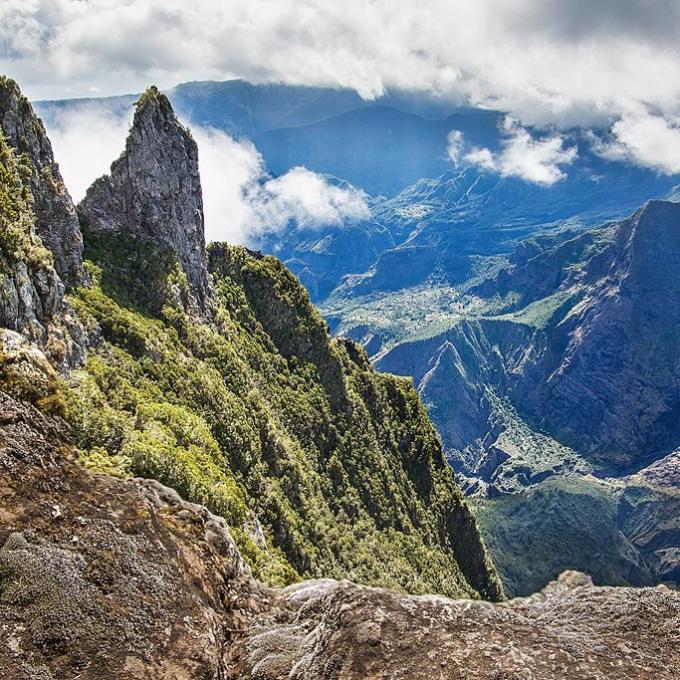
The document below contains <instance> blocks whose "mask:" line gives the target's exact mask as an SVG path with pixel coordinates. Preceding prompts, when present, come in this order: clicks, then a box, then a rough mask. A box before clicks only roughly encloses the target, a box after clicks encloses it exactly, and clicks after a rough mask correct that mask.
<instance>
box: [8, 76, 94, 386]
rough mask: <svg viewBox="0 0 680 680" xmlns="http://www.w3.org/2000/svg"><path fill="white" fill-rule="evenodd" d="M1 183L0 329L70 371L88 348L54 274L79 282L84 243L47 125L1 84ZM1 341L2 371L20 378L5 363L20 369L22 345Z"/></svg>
mask: <svg viewBox="0 0 680 680" xmlns="http://www.w3.org/2000/svg"><path fill="white" fill-rule="evenodd" d="M12 140H13V142H12ZM0 180H1V185H0V328H4V329H8V330H9V331H16V332H18V333H20V334H21V335H22V336H23V337H24V338H25V339H26V340H28V341H30V342H32V343H35V345H37V347H38V348H39V349H40V350H43V351H45V353H46V354H47V355H48V357H49V358H50V360H51V361H52V363H53V364H54V365H55V366H56V367H57V368H59V369H60V370H66V369H67V368H68V367H70V366H74V365H76V364H78V363H80V362H81V361H82V360H83V357H84V351H85V340H84V336H83V332H82V329H81V328H80V326H79V324H78V323H77V321H76V320H75V319H74V317H73V315H72V312H71V310H70V308H69V306H68V304H67V303H66V301H65V298H64V293H65V286H64V283H63V282H62V279H61V278H60V276H59V274H58V272H57V271H56V270H55V267H59V268H60V270H61V271H63V272H64V273H65V275H66V276H67V277H68V279H67V280H70V281H71V282H74V281H76V280H79V277H81V276H82V262H81V247H82V238H81V235H80V230H79V228H78V224H77V221H75V211H74V210H73V204H72V203H71V199H70V197H69V195H68V192H67V191H66V189H65V188H64V186H63V184H62V183H61V179H60V177H59V174H58V168H57V166H56V164H55V163H54V160H53V159H52V151H51V147H50V143H49V140H47V138H46V137H45V133H44V129H43V127H42V124H41V123H40V121H39V120H38V119H37V118H36V117H35V115H34V114H33V111H32V109H31V106H30V104H29V103H28V102H27V101H26V100H25V98H23V97H22V96H21V93H20V92H19V89H18V87H17V86H16V84H15V83H14V82H13V81H10V80H7V79H2V80H0ZM74 222H75V224H74ZM73 229H75V232H74V231H73ZM46 244H48V245H50V244H56V245H55V251H54V252H52V251H51V250H50V249H48V248H47V247H46ZM50 247H51V245H50ZM3 337H4V340H3V343H2V345H0V350H2V352H1V353H0V356H2V361H0V364H1V365H2V367H3V371H4V372H5V373H15V371H14V369H10V368H9V366H8V362H9V363H12V364H15V365H16V364H17V362H18V363H19V364H21V363H23V360H21V361H19V358H18V356H17V351H18V350H17V348H18V347H19V346H20V344H21V343H17V339H16V338H10V336H9V335H8V334H7V332H5V334H4V336H3ZM24 354H25V353H24ZM22 356H23V354H22ZM24 358H25V357H24ZM5 383H6V384H8V382H7V380H5Z"/></svg>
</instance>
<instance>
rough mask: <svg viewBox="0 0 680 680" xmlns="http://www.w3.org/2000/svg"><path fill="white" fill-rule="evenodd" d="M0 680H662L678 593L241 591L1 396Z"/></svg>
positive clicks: (166, 524) (220, 556)
mask: <svg viewBox="0 0 680 680" xmlns="http://www.w3.org/2000/svg"><path fill="white" fill-rule="evenodd" d="M0 412H1V413H2V414H3V416H2V420H1V422H0V437H1V441H2V446H1V447H0V463H1V465H0V509H1V510H2V522H1V523H0V632H2V642H0V675H1V676H2V677H5V678H13V679H16V680H24V679H25V680H37V679H39V680H57V678H58V679H59V680H131V679H132V678H141V677H144V678H148V679H149V680H171V679H172V680H193V679H195V678H205V679H206V680H207V679H210V680H225V679H230V678H233V679H234V680H236V679H239V680H243V679H246V678H252V679H253V680H256V679H257V680H263V679H266V680H290V679H292V678H296V679H297V680H327V679H329V678H338V679H340V678H342V679H343V680H364V679H365V678H400V677H403V678H414V679H419V678H431V677H432V673H433V671H434V672H436V674H437V676H438V677H441V678H447V679H449V678H450V679H451V680H460V679H463V680H467V679H468V678H469V679H470V680H471V679H472V678H479V677H489V678H492V677H493V678H522V677H531V678H536V679H537V680H552V679H553V678H556V677H559V678H564V679H566V680H571V679H573V680H580V679H581V678H584V677H593V678H599V677H601V678H608V679H609V680H628V678H631V677H635V678H641V679H647V678H648V679H650V680H652V679H655V680H674V678H675V677H676V671H675V669H676V668H677V667H678V664H680V652H679V650H680V636H679V634H678V631H679V630H680V593H678V592H676V591H672V590H668V589H666V588H644V589H632V588H596V587H594V586H593V585H592V582H591V581H590V579H589V578H588V577H587V576H585V575H584V574H578V573H575V572H568V573H565V574H563V575H562V576H561V577H560V578H559V580H557V581H556V582H554V583H551V584H550V585H549V586H548V587H547V588H546V589H545V590H543V591H542V592H541V593H538V594H536V595H534V596H532V597H529V598H520V599H516V600H511V601H510V602H507V603H504V604H502V605H494V604H490V603H485V602H473V601H470V600H448V599H446V598H443V597H436V596H427V597H415V596H405V595H400V594H398V593H395V592H394V591H390V590H382V589H376V588H364V587H360V586H357V585H354V584H352V583H349V582H347V581H334V580H331V579H326V580H314V581H306V582H304V583H301V584H296V585H293V586H289V587H288V588H285V589H274V588H268V587H266V586H264V585H263V584H261V583H259V582H258V581H256V580H255V579H254V578H253V577H252V575H251V573H250V570H249V568H248V567H247V565H246V564H245V561H244V559H243V557H242V556H241V555H240V554H239V552H238V550H237V548H236V545H235V542H234V540H233V539H232V537H231V535H230V531H229V529H228V528H227V526H226V524H225V522H224V520H223V519H221V518H219V517H216V516H215V515H212V514H211V513H209V512H208V511H207V510H206V509H205V508H203V507H201V506H197V505H193V504H191V503H187V502H186V501H183V500H181V499H180V498H179V496H178V495H177V494H176V493H175V492H174V491H172V490H170V489H168V488H166V487H163V486H161V485H160V484H158V483H157V482H153V481H148V480H140V479H132V480H121V479H117V478H114V477H110V476H107V475H100V474H99V475H98V474H92V473H91V472H88V471H87V470H84V469H83V468H82V467H81V466H80V465H78V464H77V463H76V462H75V461H74V460H73V455H74V452H73V450H72V449H71V447H70V444H69V442H68V439H67V437H66V434H65V432H64V428H63V423H60V422H59V421H58V420H56V419H53V418H48V417H45V416H44V415H41V414H40V413H39V412H38V411H36V410H35V409H34V408H32V407H30V406H28V405H26V404H23V403H21V402H19V401H16V400H13V399H11V398H9V397H7V396H6V395H3V394H0Z"/></svg>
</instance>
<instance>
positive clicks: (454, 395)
mask: <svg viewBox="0 0 680 680" xmlns="http://www.w3.org/2000/svg"><path fill="white" fill-rule="evenodd" d="M168 96H169V98H170V100H171V101H173V102H174V103H175V104H176V106H177V107H178V109H179V110H180V111H181V112H182V114H183V116H184V117H185V118H186V119H187V120H191V121H196V122H197V123H199V124H203V125H210V126H213V127H216V128H219V129H223V130H225V131H227V132H228V133H230V134H232V135H235V136H237V137H249V138H251V139H252V140H253V141H254V143H255V145H256V147H257V148H258V150H259V151H260V152H261V153H262V155H263V157H264V159H265V161H266V163H267V165H268V167H269V169H270V170H271V171H272V172H273V173H274V174H280V173H283V172H286V171H287V170H289V169H291V168H292V167H295V166H297V165H301V164H302V165H305V166H306V167H308V168H310V169H311V170H314V171H317V172H320V173H326V174H327V178H328V181H329V182H331V183H333V184H336V185H338V186H354V187H356V188H358V189H360V190H362V191H364V192H366V200H367V203H368V205H369V207H370V217H369V218H367V219H355V220H350V221H348V222H347V223H345V224H343V225H342V227H340V228H339V227H338V226H337V225H328V226H325V227H324V226H321V227H318V226H315V227H314V228H310V227H305V226H301V225H299V224H297V223H295V222H291V223H289V224H288V225H287V226H286V227H285V228H283V229H280V230H277V231H273V232H265V233H264V234H262V235H260V236H259V237H258V238H256V239H254V240H253V243H252V247H256V248H257V249H259V250H261V251H262V252H265V253H272V254H275V255H276V256H277V257H279V258H280V259H281V260H282V261H283V262H284V264H285V265H286V266H287V267H288V268H289V269H290V270H291V271H292V272H293V273H294V274H295V275H296V276H297V277H298V278H299V280H300V281H301V282H302V283H303V284H304V285H305V287H306V288H307V290H308V291H309V294H310V296H311V298H312V300H313V301H314V302H316V303H317V304H318V305H319V306H320V309H321V311H322V313H323V315H324V317H325V319H326V320H327V322H328V324H329V326H330V328H331V329H332V331H333V332H334V334H336V335H338V336H342V337H349V338H352V339H354V340H355V341H357V342H359V343H360V344H361V345H363V347H364V348H365V350H366V352H367V354H368V356H369V357H370V358H371V360H372V362H373V363H374V364H375V366H376V367H377V368H378V369H380V370H381V371H388V372H392V373H397V374H400V375H407V376H411V377H412V378H413V379H414V381H415V385H416V388H417V390H418V392H419V394H420V396H421V398H422V399H423V401H424V402H425V404H426V406H427V408H428V412H429V414H430V416H431V418H432V419H433V421H434V423H435V425H436V426H437V428H438V431H439V434H440V436H441V438H442V442H443V447H444V451H445V453H446V455H447V457H448V459H449V461H450V462H451V463H452V465H453V467H454V468H455V470H456V471H457V473H458V475H459V480H460V482H461V483H462V484H463V487H464V488H465V489H466V491H467V492H468V493H469V494H470V495H472V496H473V502H474V504H475V506H476V507H477V511H478V516H479V519H480V523H481V526H482V531H483V532H484V534H485V536H486V538H487V541H488V544H489V548H490V550H491V552H492V554H493V556H494V559H495V562H496V564H497V565H498V568H499V570H500V573H501V575H502V577H503V580H504V582H505V583H506V587H507V588H508V590H509V592H511V593H522V594H524V593H529V592H532V591H534V590H536V589H537V588H540V587H541V586H542V585H544V584H545V583H546V582H547V581H548V580H550V579H551V578H554V577H555V576H556V575H557V574H558V573H559V572H560V571H561V570H562V569H565V568H578V569H583V570H586V571H588V572H589V573H591V574H592V575H593V576H594V577H595V579H596V581H598V582H602V583H633V584H643V583H652V582H655V581H659V580H664V581H677V579H678V564H679V561H678V556H679V555H680V543H679V542H678V527H677V526H676V523H677V517H678V516H679V514H680V513H678V507H677V475H676V473H675V468H676V465H677V457H676V455H675V454H674V451H675V449H676V448H678V447H679V446H680V442H678V436H677V434H678V433H677V431H676V426H675V424H674V423H675V420H676V415H675V414H676V409H677V405H676V403H677V396H676V392H675V388H674V382H673V381H674V377H673V376H674V375H675V370H676V369H675V358H674V356H675V355H674V347H675V346H676V344H677V338H676V337H675V336H676V321H674V317H673V312H672V308H673V299H674V297H673V296H674V289H673V286H672V281H674V280H676V278H677V275H678V272H677V271H676V267H675V263H676V257H677V254H676V250H677V249H676V248H675V244H676V241H677V239H676V238H675V229H676V225H677V222H678V216H677V214H676V212H675V204H674V203H673V202H672V201H673V199H674V198H675V196H676V195H677V190H676V185H677V184H678V178H677V177H676V176H672V175H670V176H667V175H663V174H659V173H658V172H656V171H654V170H651V169H645V168H641V167H639V166H636V165H634V164H631V163H629V162H625V161H622V160H612V159H608V158H606V157H604V156H603V155H602V154H601V152H600V151H599V149H598V146H597V144H594V143H593V135H597V136H598V138H600V139H606V134H607V131H605V130H596V131H594V132H593V131H583V130H579V129H573V130H568V131H566V132H564V133H563V134H564V137H565V139H566V140H568V142H567V143H568V144H570V145H572V146H574V147H575V149H576V150H577V155H576V158H575V159H574V160H573V162H572V163H571V164H570V165H569V166H568V167H565V169H564V174H565V176H564V177H563V178H562V179H561V180H560V181H558V182H556V183H554V184H552V185H550V186H546V185H540V184H535V183H531V182H528V181H526V180H524V179H522V178H519V177H511V176H505V177H504V176H501V175H500V174H498V173H497V172H494V171H492V170H485V169H483V168H480V167H478V166H476V165H474V164H472V163H466V162H462V163H459V164H454V163H453V162H452V160H451V159H450V158H449V156H448V154H447V144H448V141H447V139H448V135H449V133H450V132H451V130H458V131H459V132H461V133H462V135H463V138H464V139H465V140H466V143H467V144H468V145H469V147H471V148H472V147H480V148H487V149H489V150H490V151H492V152H494V153H497V152H498V151H499V150H502V148H503V145H504V144H505V143H506V142H507V137H506V133H505V132H504V129H503V127H502V125H501V121H502V114H501V113H499V112H494V111H483V110H475V109H469V108H464V107H459V106H455V105H453V104H451V103H449V102H446V101H441V100H436V99H432V98H427V97H422V96H421V97H414V96H412V95H411V96H409V95H407V94H406V93H399V92H397V93H392V94H388V95H386V96H385V97H383V98H381V99H379V100H377V101H375V102H365V101H363V100H361V99H360V98H358V97H357V96H356V94H354V93H352V92H350V91H344V90H328V89H323V88H294V87H289V86H283V85H268V86H255V85H251V84H248V83H244V82H243V81H229V82H226V83H187V84H184V85H181V86H178V87H177V88H174V89H173V90H171V91H169V92H168ZM133 99H134V98H133V97H128V98H113V99H109V100H103V101H99V102H98V105H103V106H106V107H110V108H111V110H114V109H115V107H122V106H129V105H130V104H131V102H132V101H133ZM92 103H93V102H92V101H87V100H85V101H79V100H73V101H65V102H48V103H45V102H43V103H40V104H39V105H38V110H39V111H40V112H41V113H42V114H43V115H44V116H46V117H47V120H48V122H49V119H50V116H51V115H53V114H54V111H57V110H60V111H63V110H69V109H73V108H74V107H76V108H77V107H79V106H91V105H92ZM530 133H531V134H532V135H533V136H534V138H536V139H540V137H541V135H545V134H549V133H546V131H541V130H531V131H530ZM663 199H669V200H668V201H667V200H663ZM650 200H651V202H649V201H650ZM641 206H642V207H641ZM631 215H632V216H631ZM652 479H653V480H654V482H653V483H652V482H651V481H650V480H652ZM539 518H541V519H539ZM594 518H597V521H595V519H594Z"/></svg>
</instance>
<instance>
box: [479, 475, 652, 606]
mask: <svg viewBox="0 0 680 680" xmlns="http://www.w3.org/2000/svg"><path fill="white" fill-rule="evenodd" d="M473 505H474V508H475V514H476V516H477V521H478V522H479V524H480V528H481V529H482V532H483V534H484V536H485V538H486V541H487V544H488V546H489V550H490V552H491V555H492V556H493V559H494V563H495V564H496V566H497V568H498V571H499V573H500V575H501V578H502V579H503V584H504V586H505V588H506V590H507V591H508V593H509V594H511V595H528V594H530V593H532V592H535V591H536V590H538V589H540V588H542V587H543V586H544V585H545V584H546V583H547V582H548V581H550V580H552V579H554V578H555V577H556V576H557V575H558V574H559V573H560V572H562V571H564V570H565V569H576V570H579V571H585V572H587V573H589V574H590V575H591V576H592V577H593V580H594V581H595V583H603V584H604V583H606V584H611V585H616V584H621V585H624V584H629V583H631V582H635V583H645V581H649V580H651V579H650V577H649V574H648V572H647V571H646V567H645V566H644V565H640V564H638V563H637V562H636V561H635V560H636V558H635V556H634V554H633V553H634V551H633V550H632V549H631V548H630V547H629V545H628V544H627V543H626V539H625V538H624V537H623V534H622V533H621V531H620V528H619V526H618V522H617V512H618V502H617V489H616V488H614V487H613V486H611V485H608V484H607V483H605V482H600V481H597V480H595V479H594V478H582V477H552V478H550V479H548V480H546V481H544V482H542V483H540V484H538V485H536V486H534V487H531V488H530V489H527V490H526V491H524V492H523V493H519V494H515V495H506V496H499V497H497V498H491V499H474V501H473Z"/></svg>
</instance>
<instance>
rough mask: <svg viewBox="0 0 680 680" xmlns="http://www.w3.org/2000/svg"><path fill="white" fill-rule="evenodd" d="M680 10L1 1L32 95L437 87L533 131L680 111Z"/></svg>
mask: <svg viewBox="0 0 680 680" xmlns="http://www.w3.org/2000/svg"><path fill="white" fill-rule="evenodd" d="M679 37H680V3H678V2H677V1H676V0H598V1H597V2H592V0H570V1H569V2H564V0H513V1H512V2H508V1H507V0H475V1H474V2H462V1H459V0H453V1H451V0H430V1H429V2H427V3H423V2H420V1H419V0H373V2H365V0H345V1H344V2H342V3H340V2H328V1H327V0H295V1H293V0H277V2H271V0H248V1H246V0H223V1H222V2H219V3H217V2H214V1H213V0H193V2H191V3H187V2H185V1H184V0H87V1H80V0H3V2H2V4H1V5H0V64H1V67H2V69H3V70H4V71H8V72H9V73H10V74H11V75H13V76H14V77H15V78H17V79H18V80H19V81H20V82H21V83H22V85H23V86H24V89H25V90H26V92H27V94H28V95H29V96H31V97H32V98H45V97H60V98H61V97H65V96H74V95H86V94H88V93H92V92H102V93H107V94H111V93H119V92H129V91H139V90H141V89H143V88H144V87H146V86H147V85H148V84H149V83H150V82H156V83H157V84H158V85H159V86H161V87H164V88H167V87H170V86H173V85H175V84H176V83H178V82H181V81H184V80H189V79H201V78H203V79H205V78H216V79H227V78H231V77H242V78H246V79H249V80H251V81H253V82H265V81H267V82H271V81H277V82H286V83H297V84H310V85H331V86H338V87H350V88H354V89H356V90H357V91H358V92H359V93H360V94H362V95H363V96H364V97H368V98H370V97H375V96H378V95H380V94H382V93H383V92H384V91H385V90H386V88H390V87H401V88H407V89H416V90H425V91H428V92H430V93H433V94H435V95H439V96H445V97H451V98H455V99H464V100H466V101H469V102H470V103H472V104H476V105H483V106H490V107H494V108H498V109H500V110H503V111H507V112H509V113H510V114H511V115H513V116H514V117H515V118H518V119H520V120H522V122H523V123H524V124H525V125H529V124H536V123H545V122H548V123H552V122H558V123H559V124H574V123H579V124H587V125H590V124H592V123H594V122H602V121H613V120H615V119H616V118H618V117H620V116H621V115H622V114H624V113H625V112H626V111H629V110H630V107H631V106H632V105H639V104H640V103H645V104H646V105H648V106H651V107H653V109H654V110H656V111H658V112H660V113H661V114H663V115H665V114H666V113H680V110H679V106H680V79H678V78H676V77H675V74H677V73H679V72H680V40H679V39H678V38H679Z"/></svg>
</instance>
